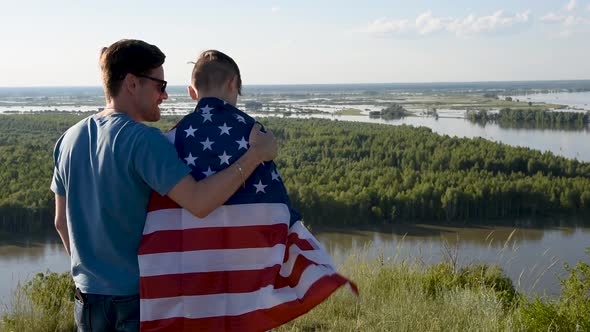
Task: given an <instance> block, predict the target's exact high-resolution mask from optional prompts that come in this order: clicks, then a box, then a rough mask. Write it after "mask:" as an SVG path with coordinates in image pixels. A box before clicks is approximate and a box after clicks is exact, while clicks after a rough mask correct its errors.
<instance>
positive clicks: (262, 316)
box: [140, 275, 349, 332]
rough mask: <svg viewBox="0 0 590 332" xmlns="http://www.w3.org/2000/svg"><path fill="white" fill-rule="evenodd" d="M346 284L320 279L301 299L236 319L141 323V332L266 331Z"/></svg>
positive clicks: (337, 277) (336, 279)
mask: <svg viewBox="0 0 590 332" xmlns="http://www.w3.org/2000/svg"><path fill="white" fill-rule="evenodd" d="M347 282H349V281H348V280H346V279H345V278H343V277H342V276H340V275H331V276H325V277H322V278H320V279H319V280H318V281H317V282H315V283H314V284H313V285H312V286H311V287H310V288H309V289H308V290H307V292H306V293H305V295H304V296H303V298H302V299H299V300H294V301H291V302H286V303H283V304H280V305H277V306H275V307H272V308H268V309H260V310H256V311H252V312H249V313H245V314H242V315H239V316H222V317H209V318H198V319H189V318H169V319H161V320H154V321H146V322H141V326H140V328H141V331H144V332H145V331H266V330H269V329H272V328H275V327H277V326H280V325H282V324H284V323H286V322H288V321H290V320H293V319H295V318H297V317H299V316H301V315H303V314H305V313H306V312H308V311H309V310H311V309H313V308H314V307H315V306H317V305H318V304H320V303H321V302H323V301H324V300H325V299H326V298H328V297H329V296H330V295H331V294H332V293H333V292H334V291H335V290H336V289H338V288H339V287H340V286H342V285H344V284H346V283H347Z"/></svg>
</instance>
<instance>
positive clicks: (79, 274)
mask: <svg viewBox="0 0 590 332" xmlns="http://www.w3.org/2000/svg"><path fill="white" fill-rule="evenodd" d="M164 59H165V55H164V54H163V53H162V52H161V51H160V50H159V49H158V48H157V47H156V46H154V45H150V44H148V43H146V42H143V41H140V40H120V41H118V42H116V43H114V44H112V45H111V46H109V47H106V48H103V50H102V53H101V56H100V67H101V70H102V79H103V85H104V91H105V97H106V107H105V109H104V111H102V112H100V113H98V114H95V115H92V116H89V117H87V118H86V119H84V120H82V121H80V122H79V123H77V124H76V125H74V126H72V127H71V128H69V129H68V130H67V131H66V132H65V133H64V134H63V135H62V136H61V137H60V138H59V140H58V141H57V143H56V146H55V150H54V164H55V169H54V175H53V180H52V183H51V189H52V191H53V192H54V193H55V213H56V217H55V227H56V229H57V231H58V233H59V235H60V237H61V238H62V241H63V243H64V246H65V248H66V250H67V252H68V254H70V257H71V264H72V276H73V278H74V282H75V284H76V288H77V289H76V301H75V309H74V316H75V320H76V324H77V326H78V330H79V331H87V330H92V331H107V330H108V331H111V330H116V331H137V330H138V329H139V296H138V292H139V267H138V261H137V252H138V248H139V243H140V239H141V234H142V230H143V228H144V223H145V216H146V207H147V203H148V200H149V196H150V193H151V191H152V189H153V190H155V191H157V192H158V193H160V194H161V195H168V197H170V198H171V199H172V200H173V201H174V202H176V203H177V204H179V205H180V206H182V207H184V208H185V209H187V210H188V211H190V213H192V214H194V215H195V216H197V217H205V216H207V215H208V214H209V213H210V212H211V211H213V210H214V209H215V208H217V207H218V206H220V205H221V204H223V202H225V201H226V200H227V199H228V198H229V197H230V196H231V195H232V194H233V193H234V192H235V191H236V190H237V189H238V188H239V187H240V186H241V185H242V184H243V183H244V178H245V177H247V176H249V175H250V174H251V173H252V172H253V171H254V169H255V168H256V167H257V166H258V165H259V164H260V163H261V162H264V161H268V160H272V159H273V158H274V157H275V156H276V155H277V145H276V141H275V138H274V136H273V135H272V133H262V132H261V131H260V130H259V129H260V126H255V127H254V128H253V129H252V131H251V132H250V136H249V139H250V143H251V148H250V149H249V150H248V152H247V153H246V154H244V155H243V156H242V157H241V158H240V159H239V160H237V162H236V163H234V165H233V167H228V168H227V169H225V170H224V171H222V172H219V173H217V174H216V175H214V176H211V177H208V178H207V179H204V180H203V181H199V182H197V181H195V180H194V179H193V177H192V176H190V174H189V173H190V171H191V170H190V168H189V167H188V166H187V165H185V164H184V163H183V161H181V160H180V159H179V158H178V157H177V154H176V151H175V149H174V146H172V145H171V144H170V143H169V142H168V141H167V140H166V139H165V138H164V136H163V135H162V134H161V132H160V131H159V130H158V129H155V128H152V127H148V126H146V125H144V124H142V123H140V121H149V122H151V121H157V120H159V118H160V110H159V105H160V103H162V101H163V100H165V99H167V98H168V95H167V93H166V85H167V82H166V81H165V80H164V70H163V68H162V65H163V63H164Z"/></svg>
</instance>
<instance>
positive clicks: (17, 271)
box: [0, 230, 70, 312]
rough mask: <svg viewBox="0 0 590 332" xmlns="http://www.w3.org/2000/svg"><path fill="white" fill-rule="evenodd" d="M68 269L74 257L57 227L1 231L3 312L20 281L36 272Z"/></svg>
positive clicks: (1, 294) (1, 308)
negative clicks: (28, 231) (32, 231)
mask: <svg viewBox="0 0 590 332" xmlns="http://www.w3.org/2000/svg"><path fill="white" fill-rule="evenodd" d="M48 269H49V270H51V271H53V272H65V271H69V269H70V258H69V256H68V255H67V253H66V251H65V249H64V248H63V245H62V243H61V240H60V239H59V237H58V236H57V233H56V232H55V230H49V231H47V232H43V233H39V234H11V233H8V232H1V231H0V271H1V273H0V312H1V311H2V310H3V309H4V305H8V304H9V302H10V298H11V295H12V292H13V291H14V289H15V287H16V286H17V284H18V283H19V282H21V283H24V282H26V281H27V280H29V279H31V278H32V277H34V276H35V274H36V273H39V272H45V271H46V270H48Z"/></svg>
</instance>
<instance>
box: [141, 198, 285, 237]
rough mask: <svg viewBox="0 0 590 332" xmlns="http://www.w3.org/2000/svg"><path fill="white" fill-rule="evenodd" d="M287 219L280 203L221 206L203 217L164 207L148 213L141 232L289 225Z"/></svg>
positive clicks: (183, 210) (283, 207) (283, 206)
mask: <svg viewBox="0 0 590 332" xmlns="http://www.w3.org/2000/svg"><path fill="white" fill-rule="evenodd" d="M179 213H180V214H179ZM290 218H291V214H290V213H289V207H287V205H286V204H283V203H256V204H239V205H224V206H221V207H219V208H217V209H215V210H214V211H213V212H211V214H209V215H208V216H207V217H206V218H197V217H195V216H193V215H192V214H191V213H190V212H188V211H187V210H185V209H164V210H157V211H152V212H149V213H148V215H147V219H146V221H145V226H144V229H143V234H144V235H146V234H150V233H154V232H157V231H164V230H182V229H193V228H208V227H239V226H258V225H275V224H280V223H286V224H289V221H290Z"/></svg>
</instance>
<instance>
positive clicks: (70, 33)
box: [0, 0, 590, 87]
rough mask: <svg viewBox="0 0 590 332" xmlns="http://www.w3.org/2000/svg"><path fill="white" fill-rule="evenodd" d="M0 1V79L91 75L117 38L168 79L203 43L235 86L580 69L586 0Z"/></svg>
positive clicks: (533, 74) (61, 82) (185, 68)
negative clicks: (134, 44) (155, 58)
mask: <svg viewBox="0 0 590 332" xmlns="http://www.w3.org/2000/svg"><path fill="white" fill-rule="evenodd" d="M0 1H1V3H2V11H1V13H0V40H1V41H2V43H1V45H2V46H1V50H0V87H9V86H99V85H100V69H99V66H98V56H99V51H100V49H101V48H102V47H103V46H108V45H110V44H112V43H113V42H115V41H117V40H119V39H122V38H134V39H142V40H145V41H147V42H149V43H151V44H155V45H157V46H158V47H160V49H161V50H162V51H163V52H164V53H165V54H166V56H167V57H166V63H165V64H164V70H165V75H166V79H167V80H168V81H169V84H172V85H187V84H188V83H189V82H190V72H191V69H192V67H191V65H189V64H187V62H189V61H193V60H195V59H196V57H197V56H198V54H199V53H201V52H202V51H204V50H207V49H218V50H220V51H222V52H224V53H226V54H228V55H230V56H231V57H233V58H234V60H236V62H237V63H238V65H239V66H240V69H241V72H242V80H243V81H244V84H246V85H248V84H322V83H392V82H465V81H510V80H561V79H590V38H589V37H588V36H590V0H495V1H491V0H478V1H472V0H447V1H440V0H439V1H427V0H413V1H398V0H383V1H378V0H364V1H359V0H355V1H347V0H340V1H332V0H314V1H310V0H299V1H284V0H283V1H281V0H268V1H238V0H233V1H229V0H228V1H226V0H217V1H211V0H208V1H198V0H192V1H175V0H166V1H164V0H160V1H154V0H144V1H123V0H117V1H113V0H101V1H79V0H78V1H75V0H52V1H28V0H19V1H14V0H0Z"/></svg>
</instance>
